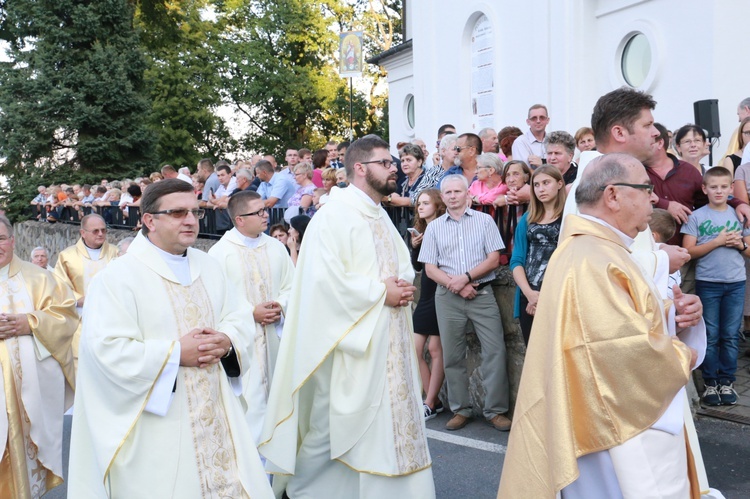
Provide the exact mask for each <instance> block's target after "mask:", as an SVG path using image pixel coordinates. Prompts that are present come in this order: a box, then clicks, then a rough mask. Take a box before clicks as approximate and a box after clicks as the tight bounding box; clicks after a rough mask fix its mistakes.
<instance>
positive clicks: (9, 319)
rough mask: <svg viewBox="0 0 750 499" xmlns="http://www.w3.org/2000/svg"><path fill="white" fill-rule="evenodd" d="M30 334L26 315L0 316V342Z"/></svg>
mask: <svg viewBox="0 0 750 499" xmlns="http://www.w3.org/2000/svg"><path fill="white" fill-rule="evenodd" d="M25 334H31V326H29V319H28V317H26V314H0V340H7V339H8V338H14V337H16V336H23V335H25Z"/></svg>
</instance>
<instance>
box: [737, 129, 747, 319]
mask: <svg viewBox="0 0 750 499" xmlns="http://www.w3.org/2000/svg"><path fill="white" fill-rule="evenodd" d="M745 130H747V131H748V132H750V117H749V118H745V119H744V120H742V126H741V127H740V132H744V131H745ZM743 139H744V141H743ZM748 142H750V133H747V134H745V135H744V136H743V134H742V133H740V134H739V143H740V150H739V152H740V154H742V148H743V147H744V146H746V145H747V143H748ZM733 185H734V192H733V194H734V197H736V198H737V199H740V200H742V201H744V202H746V203H750V194H748V193H750V161H745V163H742V164H741V165H740V166H739V167H738V168H737V169H736V170H735V172H734V184H733ZM745 275H746V277H747V279H748V282H750V258H747V257H745ZM743 316H744V324H743V326H742V329H743V330H744V331H750V286H745V306H744V312H743Z"/></svg>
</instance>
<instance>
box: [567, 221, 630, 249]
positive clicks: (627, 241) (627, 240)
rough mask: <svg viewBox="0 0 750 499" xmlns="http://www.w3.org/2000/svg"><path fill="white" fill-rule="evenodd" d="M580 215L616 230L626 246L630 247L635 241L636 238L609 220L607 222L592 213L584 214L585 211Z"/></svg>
mask: <svg viewBox="0 0 750 499" xmlns="http://www.w3.org/2000/svg"><path fill="white" fill-rule="evenodd" d="M580 216H581V217H582V218H585V219H586V220H590V221H592V222H596V223H598V224H600V225H603V226H605V227H607V228H608V229H610V230H611V231H612V232H614V233H615V234H617V235H618V236H619V237H620V239H621V240H622V244H624V245H625V247H627V248H630V247H631V246H632V245H633V243H634V242H635V239H633V238H632V237H630V236H629V235H627V234H625V233H624V232H622V231H621V230H620V229H618V228H616V227H613V226H611V225H610V224H608V223H607V222H605V221H604V220H602V219H601V218H596V217H592V216H591V215H584V214H583V213H581V215H580Z"/></svg>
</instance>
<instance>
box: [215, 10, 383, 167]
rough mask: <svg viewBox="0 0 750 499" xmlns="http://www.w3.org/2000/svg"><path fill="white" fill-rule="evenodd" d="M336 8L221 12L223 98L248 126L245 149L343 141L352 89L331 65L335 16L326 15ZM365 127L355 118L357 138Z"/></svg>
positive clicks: (363, 104) (358, 102)
mask: <svg viewBox="0 0 750 499" xmlns="http://www.w3.org/2000/svg"><path fill="white" fill-rule="evenodd" d="M340 8H341V6H340V4H339V2H337V1H335V0H330V1H321V0H237V1H236V2H226V3H225V4H223V5H222V6H221V9H220V10H219V12H220V16H221V24H222V30H223V33H224V34H225V39H226V42H227V43H225V44H222V50H223V51H224V52H223V56H224V64H223V70H224V71H225V74H224V76H225V83H226V85H225V87H224V95H225V98H226V99H227V101H228V102H229V103H230V104H232V105H234V106H236V109H237V110H239V112H242V113H244V114H245V115H246V116H247V119H248V120H249V122H250V123H251V128H252V129H251V131H250V133H249V134H248V135H246V136H245V137H244V138H243V140H242V142H243V145H244V146H245V147H246V148H247V149H254V150H259V151H264V152H275V153H278V152H281V150H282V149H283V148H284V147H286V146H293V147H301V146H303V145H306V146H309V145H312V146H313V147H316V146H322V145H323V144H324V143H325V141H326V140H327V139H328V138H329V137H339V138H343V137H348V128H349V104H348V93H349V90H348V88H347V82H346V80H344V79H342V78H341V77H339V76H338V74H337V73H336V64H335V61H334V60H333V54H334V53H336V43H337V37H336V34H335V33H334V32H333V31H332V30H331V29H330V27H331V23H332V22H334V18H333V17H331V16H330V15H326V14H325V13H326V12H333V11H335V10H338V9H340ZM342 97H343V98H345V99H346V100H344V99H343V98H342ZM355 99H356V103H355V107H356V108H357V109H366V102H365V100H364V98H363V97H362V96H361V95H360V94H359V93H358V94H356V97H355ZM366 125H367V123H366V122H365V121H364V120H358V121H357V123H355V135H358V136H359V135H364V134H366V133H370V132H371V130H370V129H368V128H367V126H366Z"/></svg>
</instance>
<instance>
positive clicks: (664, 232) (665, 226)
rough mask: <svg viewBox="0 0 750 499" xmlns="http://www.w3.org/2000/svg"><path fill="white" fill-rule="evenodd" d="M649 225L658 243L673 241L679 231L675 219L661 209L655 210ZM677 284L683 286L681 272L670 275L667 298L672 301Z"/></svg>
mask: <svg viewBox="0 0 750 499" xmlns="http://www.w3.org/2000/svg"><path fill="white" fill-rule="evenodd" d="M648 225H649V227H650V228H651V233H652V234H653V235H654V241H656V242H657V243H666V242H667V241H669V240H670V239H672V236H674V233H675V232H676V231H677V222H675V221H674V217H673V216H672V215H671V214H670V213H669V212H668V211H667V210H662V209H661V208H654V212H653V213H652V214H651V221H650V222H649V223H648ZM675 284H677V285H678V286H679V285H681V284H682V274H680V271H679V270H677V271H675V272H674V273H672V274H670V275H669V287H668V289H667V298H669V299H672V286H674V285H675ZM660 291H661V290H660Z"/></svg>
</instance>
